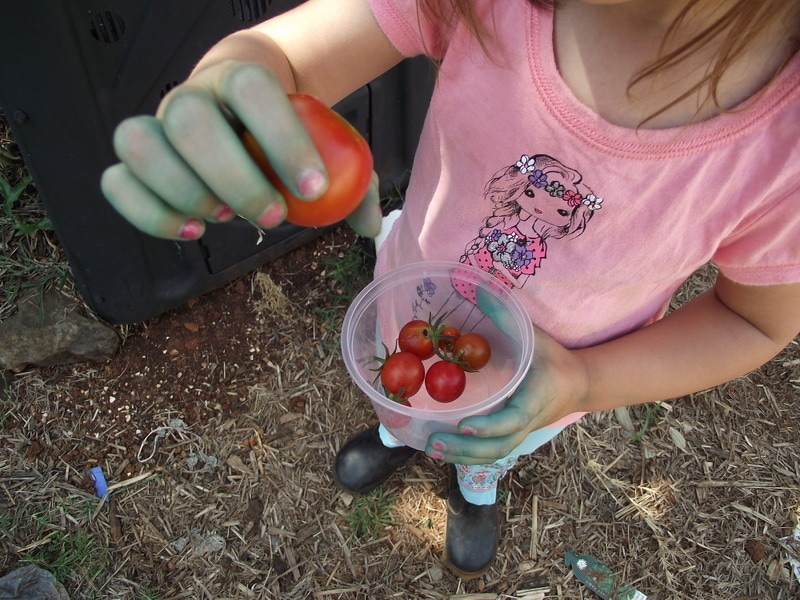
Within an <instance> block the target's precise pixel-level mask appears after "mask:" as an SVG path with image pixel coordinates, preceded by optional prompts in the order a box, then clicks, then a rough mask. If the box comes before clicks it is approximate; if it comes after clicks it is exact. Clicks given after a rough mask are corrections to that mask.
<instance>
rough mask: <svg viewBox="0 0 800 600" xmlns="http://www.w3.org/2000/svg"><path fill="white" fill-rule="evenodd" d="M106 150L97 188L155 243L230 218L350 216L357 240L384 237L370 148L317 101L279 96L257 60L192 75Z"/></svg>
mask: <svg viewBox="0 0 800 600" xmlns="http://www.w3.org/2000/svg"><path fill="white" fill-rule="evenodd" d="M232 123H236V124H235V125H232ZM242 126H244V129H245V130H246V131H247V133H246V134H242V131H241V129H242ZM243 135H244V139H243ZM114 147H115V150H116V152H117V155H118V157H119V159H120V163H118V164H116V165H112V166H111V167H110V168H109V169H108V170H107V171H106V172H105V173H104V174H103V176H102V178H101V188H102V191H103V193H104V195H105V196H106V198H107V199H108V201H109V202H110V204H111V205H112V206H113V207H114V208H115V209H116V210H117V211H118V212H119V213H120V214H121V215H122V216H123V217H125V218H126V219H127V220H128V221H129V222H131V223H132V224H133V225H134V226H136V227H137V228H139V229H140V230H142V231H144V232H146V233H149V234H151V235H154V236H156V237H162V238H167V239H195V238H198V237H200V236H201V235H202V234H203V233H204V230H205V226H204V222H205V221H227V220H230V219H232V218H234V217H235V216H236V215H237V214H239V215H241V216H243V217H244V218H246V219H248V220H250V221H251V222H253V223H256V224H257V225H259V226H261V227H264V228H271V227H274V226H277V225H279V224H280V223H282V222H283V221H284V220H285V219H287V218H288V219H289V220H290V221H291V222H294V223H296V224H299V225H303V226H324V225H329V224H332V223H334V222H337V221H339V220H342V219H344V218H347V217H352V223H353V225H354V228H356V229H357V231H358V232H359V233H362V234H366V235H376V234H377V232H378V231H379V229H380V214H379V212H380V209H379V205H378V195H377V190H376V189H371V188H373V187H375V185H376V184H377V182H376V181H375V180H374V178H373V175H374V173H373V171H372V155H371V152H370V150H369V147H368V145H367V143H366V141H365V140H364V139H363V138H362V137H361V136H360V135H359V134H358V133H357V132H356V131H355V130H354V129H353V128H352V126H350V124H349V123H347V121H345V120H344V119H343V118H342V117H340V116H339V115H337V114H336V113H335V112H333V111H332V110H331V109H329V108H328V107H327V106H325V105H324V104H323V103H321V102H320V101H318V100H316V99H315V98H312V97H310V96H304V95H296V96H293V97H291V98H289V97H287V95H286V93H285V91H284V89H283V87H282V86H281V84H280V83H279V82H278V80H277V78H276V77H275V76H274V75H273V74H272V73H270V72H269V71H268V70H266V69H264V68H263V67H262V66H260V65H257V64H254V63H246V62H232V61H227V62H224V63H218V64H214V65H211V66H208V67H205V68H204V69H202V70H201V71H199V72H196V73H194V74H192V76H191V78H190V79H189V80H188V81H187V83H185V84H183V85H180V86H178V87H176V88H175V89H173V90H172V91H171V92H170V94H168V95H167V96H166V97H165V99H164V101H163V102H162V103H161V106H160V107H159V110H158V114H157V117H146V116H139V117H133V118H130V119H127V120H126V121H124V122H123V123H121V124H120V126H119V127H118V128H117V131H116V132H115V135H114ZM251 154H254V155H256V158H255V159H254V158H253V157H252V156H251ZM265 165H266V166H265ZM267 167H268V168H267ZM267 170H269V172H270V173H271V174H272V175H267V174H265V173H266V172H267ZM269 177H272V179H270V178H269ZM371 184H374V185H372V186H371ZM365 198H366V200H365ZM318 199H319V200H320V203H319V204H316V201H317V200H318ZM308 201H311V202H308ZM362 201H363V202H362Z"/></svg>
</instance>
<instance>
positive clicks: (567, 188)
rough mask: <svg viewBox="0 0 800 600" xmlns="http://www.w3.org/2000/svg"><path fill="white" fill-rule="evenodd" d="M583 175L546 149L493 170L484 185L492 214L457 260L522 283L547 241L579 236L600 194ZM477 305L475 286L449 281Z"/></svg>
mask: <svg viewBox="0 0 800 600" xmlns="http://www.w3.org/2000/svg"><path fill="white" fill-rule="evenodd" d="M582 179H583V178H582V177H581V174H580V173H578V171H576V170H574V169H571V168H569V167H567V166H565V165H563V164H562V163H560V162H559V161H558V160H556V159H554V158H552V157H551V156H547V155H546V154H536V155H533V156H528V155H525V154H523V155H522V157H521V158H520V159H519V160H518V161H517V162H516V163H515V164H513V165H511V166H508V167H505V168H503V169H501V170H500V171H498V172H497V173H495V174H494V176H493V177H492V178H491V180H489V182H488V183H487V184H486V187H485V188H484V198H486V199H487V200H488V201H489V202H491V205H492V207H493V208H492V213H491V215H490V216H489V217H487V218H486V220H485V221H484V224H483V226H482V227H481V228H480V230H479V232H478V236H477V237H476V238H475V239H473V240H472V241H471V242H469V243H468V244H467V246H466V248H465V250H464V254H463V255H461V257H460V259H459V260H460V262H461V263H465V264H471V265H473V266H475V267H478V268H480V269H482V270H483V271H486V272H487V273H489V274H491V275H492V276H494V277H495V278H497V279H498V280H500V281H501V282H502V283H503V284H504V285H506V286H508V287H510V288H521V287H522V286H523V285H525V282H526V281H527V280H528V278H530V277H531V276H532V275H534V274H535V273H536V271H537V270H538V269H539V268H541V266H542V261H543V260H544V259H545V258H546V257H547V251H548V243H547V242H548V240H554V239H564V238H571V237H577V236H579V235H581V234H582V233H583V232H584V231H585V230H586V226H587V224H588V223H589V221H590V220H591V219H592V217H593V216H594V213H595V212H596V211H598V210H600V209H601V208H602V206H603V199H602V198H600V197H598V196H596V195H595V194H594V193H593V192H592V190H591V189H589V188H588V187H587V186H586V185H584V184H583V181H582ZM453 287H454V288H455V289H456V291H457V292H458V293H459V294H460V295H461V296H462V297H463V298H464V299H466V300H468V301H469V302H471V303H472V304H475V305H477V299H476V297H475V286H474V285H471V284H469V283H464V282H463V281H461V282H459V281H453Z"/></svg>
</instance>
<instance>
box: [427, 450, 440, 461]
mask: <svg viewBox="0 0 800 600" xmlns="http://www.w3.org/2000/svg"><path fill="white" fill-rule="evenodd" d="M428 456H430V457H431V458H432V459H434V460H441V459H442V456H443V454H442V453H441V452H428Z"/></svg>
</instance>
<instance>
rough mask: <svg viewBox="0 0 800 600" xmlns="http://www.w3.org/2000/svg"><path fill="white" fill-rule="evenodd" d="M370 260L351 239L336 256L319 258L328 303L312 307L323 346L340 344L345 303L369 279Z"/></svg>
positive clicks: (353, 296) (370, 277) (347, 302)
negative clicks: (317, 321) (319, 326)
mask: <svg viewBox="0 0 800 600" xmlns="http://www.w3.org/2000/svg"><path fill="white" fill-rule="evenodd" d="M368 263H369V260H368V257H367V256H366V254H365V252H364V248H363V246H362V244H360V243H358V242H357V243H354V244H353V245H351V246H350V247H349V248H347V249H346V250H345V251H344V252H343V253H340V255H339V256H329V257H325V258H324V259H323V260H322V261H321V266H322V279H323V281H325V282H326V283H327V284H328V290H329V291H328V294H327V298H326V299H327V303H326V305H325V306H324V307H321V308H316V309H315V310H314V313H315V315H316V316H317V318H319V319H320V321H321V323H322V327H323V329H324V330H325V335H324V337H323V339H322V344H323V346H324V347H328V348H333V347H337V348H338V345H339V335H340V333H341V327H340V325H341V321H342V319H344V313H345V312H346V311H347V307H348V306H349V305H350V302H352V300H353V298H355V296H356V294H358V292H360V291H361V290H362V289H363V288H364V287H365V286H366V285H367V284H368V283H369V282H370V281H371V279H372V272H371V268H370V267H369V266H368Z"/></svg>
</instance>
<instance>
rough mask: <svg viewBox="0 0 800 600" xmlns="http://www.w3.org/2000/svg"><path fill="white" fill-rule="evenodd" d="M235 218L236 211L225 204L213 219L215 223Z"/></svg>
mask: <svg viewBox="0 0 800 600" xmlns="http://www.w3.org/2000/svg"><path fill="white" fill-rule="evenodd" d="M235 216H236V213H235V212H234V210H233V209H232V208H231V207H230V206H228V205H227V204H223V205H222V206H220V207H219V208H218V209H217V210H216V212H215V213H214V216H213V219H214V220H215V221H219V222H225V221H230V220H231V219H232V218H233V217H235Z"/></svg>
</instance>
